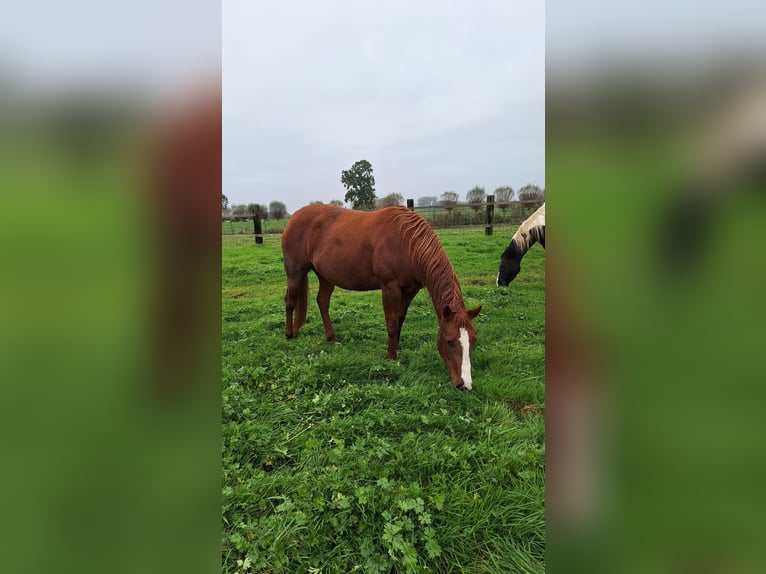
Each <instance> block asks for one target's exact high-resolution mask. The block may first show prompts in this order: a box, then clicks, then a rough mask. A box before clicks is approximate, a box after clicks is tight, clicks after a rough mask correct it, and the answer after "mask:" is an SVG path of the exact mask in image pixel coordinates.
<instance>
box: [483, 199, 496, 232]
mask: <svg viewBox="0 0 766 574" xmlns="http://www.w3.org/2000/svg"><path fill="white" fill-rule="evenodd" d="M494 216H495V196H494V195H488V196H487V224H486V225H485V226H484V235H492V219H493V217H494Z"/></svg>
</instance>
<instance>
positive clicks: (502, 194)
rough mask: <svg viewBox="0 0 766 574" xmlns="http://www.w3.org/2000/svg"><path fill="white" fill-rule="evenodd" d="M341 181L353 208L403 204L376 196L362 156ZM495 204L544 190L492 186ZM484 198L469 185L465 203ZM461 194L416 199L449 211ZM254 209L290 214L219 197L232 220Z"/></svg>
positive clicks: (540, 197) (270, 215)
mask: <svg viewBox="0 0 766 574" xmlns="http://www.w3.org/2000/svg"><path fill="white" fill-rule="evenodd" d="M340 181H341V183H342V184H343V186H344V187H345V188H346V195H345V197H344V200H345V202H346V203H350V204H351V207H352V208H353V209H376V208H381V207H389V206H392V205H403V204H404V196H403V195H402V194H401V193H389V194H388V195H386V196H384V197H377V196H376V195H375V176H374V175H373V170H372V164H370V162H369V161H367V160H365V159H363V160H359V161H357V162H355V163H354V164H353V165H352V166H351V168H350V169H348V170H342V171H341V177H340ZM493 195H494V196H495V205H497V206H498V207H499V208H500V209H501V210H503V212H505V211H506V210H507V209H508V207H509V205H510V204H511V202H513V201H530V202H531V201H545V189H540V187H538V186H537V185H533V184H531V183H528V184H526V185H524V186H523V187H521V188H519V190H518V191H516V192H514V190H513V188H512V187H510V186H503V187H498V188H496V189H495V191H494V194H493ZM486 198H487V192H486V190H485V189H484V188H483V187H480V186H478V185H476V186H474V187H472V188H471V189H470V190H468V191H467V192H466V194H465V201H466V203H467V204H468V205H469V206H470V207H471V208H472V209H473V210H474V212H478V211H479V209H480V208H481V206H482V204H484V202H485V200H486ZM459 201H460V195H459V194H458V193H457V192H456V191H445V192H444V193H442V194H441V196H440V197H436V196H435V195H426V196H423V197H419V198H418V199H417V205H418V207H434V206H439V207H443V208H444V209H446V210H447V211H449V212H451V211H452V210H453V209H455V207H457V205H458V203H459ZM311 203H312V204H321V203H322V202H321V201H312V202H311ZM330 205H339V206H343V202H342V201H340V200H339V199H333V200H332V201H331V202H330ZM256 210H260V215H261V218H262V219H284V218H285V217H289V214H288V213H287V208H286V207H285V204H284V203H282V202H281V201H272V202H271V203H270V204H269V206H268V208H267V207H266V206H265V205H258V204H255V203H250V204H247V205H244V204H238V205H232V206H231V207H229V200H228V198H227V197H226V196H225V195H222V197H221V212H222V214H223V216H224V217H228V218H232V219H249V218H250V217H252V216H253V215H254V214H255V213H256Z"/></svg>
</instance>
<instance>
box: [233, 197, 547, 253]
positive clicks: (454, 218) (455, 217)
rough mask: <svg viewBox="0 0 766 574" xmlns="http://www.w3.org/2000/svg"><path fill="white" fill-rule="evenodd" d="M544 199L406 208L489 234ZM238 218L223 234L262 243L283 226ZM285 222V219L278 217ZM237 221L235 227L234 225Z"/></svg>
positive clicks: (436, 221) (438, 223) (432, 220)
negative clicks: (245, 235) (477, 228)
mask: <svg viewBox="0 0 766 574" xmlns="http://www.w3.org/2000/svg"><path fill="white" fill-rule="evenodd" d="M542 204H543V200H531V201H529V200H528V201H509V202H502V203H495V201H494V196H492V195H488V196H487V199H486V201H484V202H481V203H453V204H447V205H445V204H440V205H431V206H415V205H414V201H413V200H412V199H408V200H407V207H408V208H409V209H412V210H413V211H415V212H417V213H418V214H420V215H421V216H422V217H423V218H424V219H425V220H426V221H428V223H429V224H430V225H431V227H433V228H436V229H438V228H444V227H476V226H480V225H482V226H484V233H485V235H492V234H493V230H494V225H495V224H498V225H502V224H510V225H518V224H520V223H521V222H522V221H524V220H525V219H526V218H527V217H529V216H530V215H531V214H532V213H533V212H534V211H535V210H536V209H537V208H538V207H540V206H541V205H542ZM236 218H237V220H235V221H232V218H226V219H224V221H223V234H224V235H243V234H249V233H253V234H254V236H255V242H256V243H257V244H261V243H263V234H264V233H281V232H282V229H283V228H284V224H283V225H281V226H280V225H279V224H278V223H279V222H271V221H268V222H266V223H268V225H265V226H264V222H262V219H261V214H260V213H256V214H254V215H249V216H247V220H246V221H242V220H243V219H244V217H243V216H236ZM281 221H283V222H285V223H286V221H287V220H281ZM235 223H236V227H235Z"/></svg>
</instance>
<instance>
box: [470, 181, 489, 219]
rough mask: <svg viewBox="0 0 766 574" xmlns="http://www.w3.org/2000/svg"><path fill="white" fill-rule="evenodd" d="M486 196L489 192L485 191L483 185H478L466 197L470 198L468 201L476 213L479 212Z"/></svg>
mask: <svg viewBox="0 0 766 574" xmlns="http://www.w3.org/2000/svg"><path fill="white" fill-rule="evenodd" d="M486 196H487V192H486V191H484V188H483V187H479V186H478V185H477V186H475V187H474V188H473V189H471V190H470V191H469V192H468V193H466V194H465V198H466V199H467V200H468V203H470V204H471V208H472V209H473V212H474V214H476V213H478V212H479V209H480V208H481V204H482V202H483V201H484V198H485V197H486Z"/></svg>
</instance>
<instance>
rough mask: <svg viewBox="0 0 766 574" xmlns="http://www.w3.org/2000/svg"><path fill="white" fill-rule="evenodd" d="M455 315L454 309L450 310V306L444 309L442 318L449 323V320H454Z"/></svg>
mask: <svg viewBox="0 0 766 574" xmlns="http://www.w3.org/2000/svg"><path fill="white" fill-rule="evenodd" d="M453 314H454V313H453V312H452V309H450V307H449V305H447V306H446V307H444V311H443V312H442V317H444V318H445V319H447V321H449V320H450V319H451V318H452V315H453Z"/></svg>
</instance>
